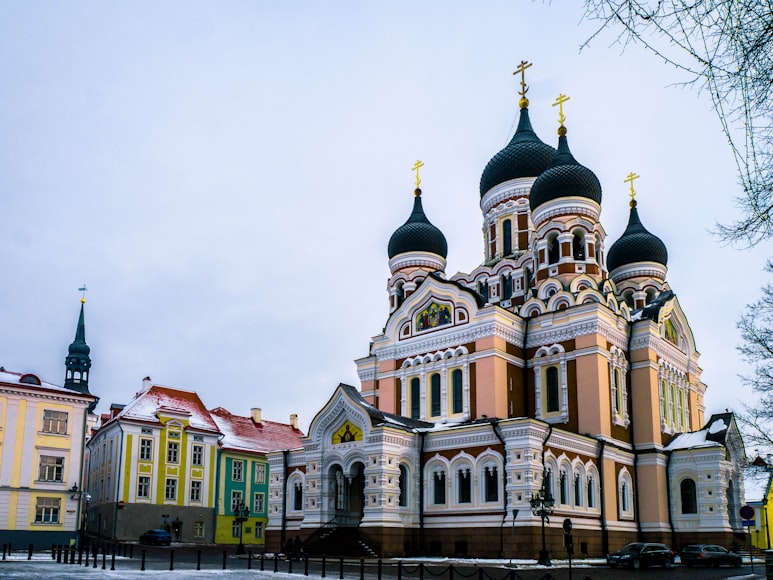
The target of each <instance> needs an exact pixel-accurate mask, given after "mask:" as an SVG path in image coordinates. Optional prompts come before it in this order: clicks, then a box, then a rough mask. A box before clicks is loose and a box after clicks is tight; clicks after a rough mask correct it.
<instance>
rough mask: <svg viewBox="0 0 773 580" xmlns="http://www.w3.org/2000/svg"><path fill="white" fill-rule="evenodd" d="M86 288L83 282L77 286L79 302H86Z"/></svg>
mask: <svg viewBox="0 0 773 580" xmlns="http://www.w3.org/2000/svg"><path fill="white" fill-rule="evenodd" d="M88 290H89V289H88V288H86V284H83V286H81V287H80V288H78V292H80V293H81V304H83V303H84V302H86V292H88Z"/></svg>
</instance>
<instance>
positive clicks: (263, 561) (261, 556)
mask: <svg viewBox="0 0 773 580" xmlns="http://www.w3.org/2000/svg"><path fill="white" fill-rule="evenodd" d="M265 563H266V553H265V552H263V553H261V555H260V571H261V572H263V565H264V564H265Z"/></svg>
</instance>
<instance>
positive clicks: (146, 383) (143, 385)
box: [140, 377, 151, 393]
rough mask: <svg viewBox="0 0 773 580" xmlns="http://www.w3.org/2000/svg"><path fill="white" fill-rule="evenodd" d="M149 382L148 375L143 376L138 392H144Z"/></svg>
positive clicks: (148, 386)
mask: <svg viewBox="0 0 773 580" xmlns="http://www.w3.org/2000/svg"><path fill="white" fill-rule="evenodd" d="M150 383H151V380H150V377H145V378H144V379H142V390H141V391H140V392H141V393H144V392H145V391H147V390H148V389H150Z"/></svg>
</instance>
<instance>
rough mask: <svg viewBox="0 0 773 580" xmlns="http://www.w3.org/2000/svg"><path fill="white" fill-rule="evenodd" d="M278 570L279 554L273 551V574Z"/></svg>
mask: <svg viewBox="0 0 773 580" xmlns="http://www.w3.org/2000/svg"><path fill="white" fill-rule="evenodd" d="M278 571H279V554H278V553H276V552H274V574H276V573H277V572H278Z"/></svg>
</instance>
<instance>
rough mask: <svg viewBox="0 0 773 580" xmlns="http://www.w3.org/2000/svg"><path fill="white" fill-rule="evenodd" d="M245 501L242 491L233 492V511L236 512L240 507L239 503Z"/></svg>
mask: <svg viewBox="0 0 773 580" xmlns="http://www.w3.org/2000/svg"><path fill="white" fill-rule="evenodd" d="M242 503H244V495H242V492H241V491H238V490H236V491H232V492H231V512H233V513H235V512H236V510H238V509H239V505H240V504H242Z"/></svg>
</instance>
